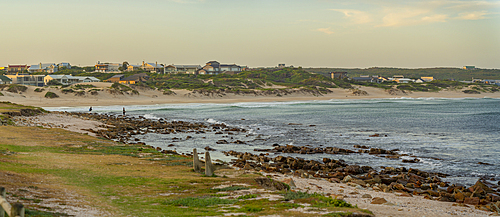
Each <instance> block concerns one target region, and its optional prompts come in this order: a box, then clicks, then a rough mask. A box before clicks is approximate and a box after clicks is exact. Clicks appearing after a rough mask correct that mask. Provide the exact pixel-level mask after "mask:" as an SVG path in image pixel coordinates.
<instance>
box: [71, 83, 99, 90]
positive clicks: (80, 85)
mask: <svg viewBox="0 0 500 217" xmlns="http://www.w3.org/2000/svg"><path fill="white" fill-rule="evenodd" d="M94 87H96V86H94V85H92V84H77V85H75V86H74V88H75V89H87V88H94Z"/></svg>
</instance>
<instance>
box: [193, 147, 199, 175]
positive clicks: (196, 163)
mask: <svg viewBox="0 0 500 217" xmlns="http://www.w3.org/2000/svg"><path fill="white" fill-rule="evenodd" d="M193 170H194V171H195V172H197V173H199V172H201V162H200V159H199V158H198V152H197V151H196V148H193Z"/></svg>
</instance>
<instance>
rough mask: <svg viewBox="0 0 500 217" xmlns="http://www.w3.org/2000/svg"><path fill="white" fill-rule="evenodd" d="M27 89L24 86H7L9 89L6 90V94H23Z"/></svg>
mask: <svg viewBox="0 0 500 217" xmlns="http://www.w3.org/2000/svg"><path fill="white" fill-rule="evenodd" d="M27 89H28V87H26V86H24V85H20V84H11V85H9V87H8V88H7V91H8V92H11V93H22V92H25V91H26V90H27Z"/></svg>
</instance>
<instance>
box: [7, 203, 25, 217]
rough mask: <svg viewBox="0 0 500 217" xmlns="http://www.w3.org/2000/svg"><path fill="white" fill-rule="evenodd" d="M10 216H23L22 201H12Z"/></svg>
mask: <svg viewBox="0 0 500 217" xmlns="http://www.w3.org/2000/svg"><path fill="white" fill-rule="evenodd" d="M11 212H12V215H10V216H11V217H18V216H19V217H24V205H23V204H22V203H14V205H12V211H11Z"/></svg>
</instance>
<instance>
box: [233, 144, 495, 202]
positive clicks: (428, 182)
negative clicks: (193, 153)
mask: <svg viewBox="0 0 500 217" xmlns="http://www.w3.org/2000/svg"><path fill="white" fill-rule="evenodd" d="M278 147H280V148H278V149H279V150H282V149H281V148H282V147H284V146H278ZM289 148H291V147H289ZM285 150H295V151H304V150H302V149H299V150H296V149H295V148H293V149H286V148H285ZM319 150H320V149H312V150H309V151H311V152H314V153H317V151H319ZM322 150H323V151H324V150H325V149H322ZM327 150H330V149H327ZM370 150H371V149H370ZM282 151H283V152H284V150H282ZM306 152H307V151H306ZM377 152H378V151H377ZM286 153H290V152H286ZM292 153H295V152H292ZM340 153H342V152H340ZM224 154H226V155H228V156H234V157H236V158H237V159H235V160H233V161H232V164H233V165H234V166H236V167H239V168H243V169H246V170H257V171H263V172H278V173H283V174H287V175H294V176H300V177H304V178H322V179H326V180H329V181H330V182H337V183H340V182H343V183H347V184H349V185H352V186H356V187H358V188H363V189H365V188H371V189H373V190H375V191H383V192H393V193H399V194H400V195H401V196H406V197H412V196H413V195H422V196H425V198H427V199H430V200H436V201H443V202H457V203H465V204H469V205H474V206H476V208H478V209H481V210H488V211H493V212H498V211H500V210H497V206H498V205H500V187H499V186H498V185H496V184H492V183H489V182H488V181H486V180H478V181H477V183H476V184H475V185H473V186H471V187H466V186H463V185H459V184H450V183H449V182H444V181H442V180H441V178H443V177H446V174H442V173H432V172H425V171H421V170H417V169H412V168H410V169H407V168H405V167H401V168H394V167H384V168H382V170H380V171H377V170H375V169H374V168H372V167H369V166H359V165H348V164H347V163H345V162H344V161H343V160H334V159H329V158H323V162H319V161H315V160H304V159H302V158H293V157H285V156H276V157H270V156H269V154H259V155H255V154H251V153H242V152H236V151H227V152H224Z"/></svg>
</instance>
